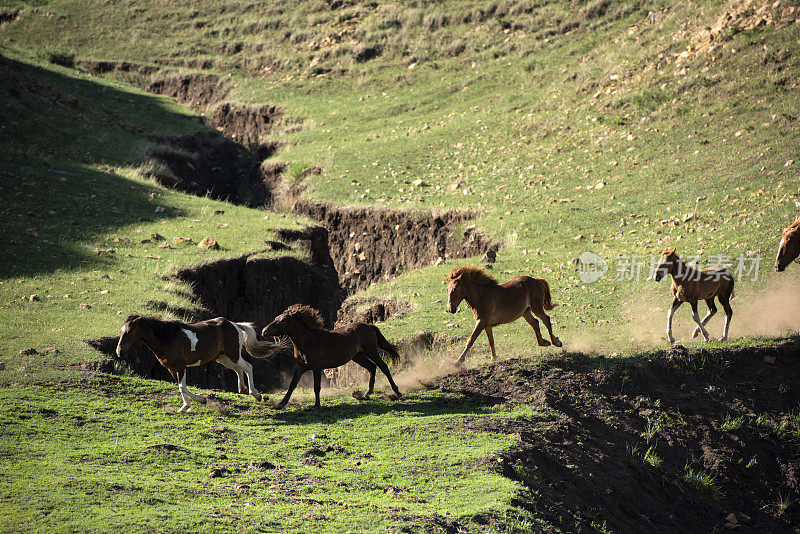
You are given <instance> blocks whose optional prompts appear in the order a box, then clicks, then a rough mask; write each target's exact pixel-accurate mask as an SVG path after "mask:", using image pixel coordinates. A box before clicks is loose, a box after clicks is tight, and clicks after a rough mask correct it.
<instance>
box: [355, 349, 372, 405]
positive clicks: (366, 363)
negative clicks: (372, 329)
mask: <svg viewBox="0 0 800 534" xmlns="http://www.w3.org/2000/svg"><path fill="white" fill-rule="evenodd" d="M353 363H357V364H358V365H360V366H361V367H363V368H364V369H366V370H367V371H368V372H369V389H368V390H367V394H366V395H364V397H362V398H364V399H368V398H369V396H370V395H372V392H373V390H374V389H375V370H376V369H377V366H376V365H375V364H374V363H372V361H370V360H369V358H367V357H365V356H364V355H363V354H362V353H359V354H358V355H357V356H356V357H355V358H353Z"/></svg>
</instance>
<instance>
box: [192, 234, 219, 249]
mask: <svg viewBox="0 0 800 534" xmlns="http://www.w3.org/2000/svg"><path fill="white" fill-rule="evenodd" d="M197 247H198V248H204V249H206V250H208V249H211V250H219V243H217V242H216V240H214V239H213V238H211V237H210V236H206V237H204V238H203V240H202V241H200V243H198V244H197Z"/></svg>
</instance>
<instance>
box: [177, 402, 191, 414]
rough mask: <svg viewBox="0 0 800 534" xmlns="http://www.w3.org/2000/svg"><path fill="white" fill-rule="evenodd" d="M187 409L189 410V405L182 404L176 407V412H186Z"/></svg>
mask: <svg viewBox="0 0 800 534" xmlns="http://www.w3.org/2000/svg"><path fill="white" fill-rule="evenodd" d="M187 411H189V405H188V404H184V405H183V406H181V407H180V408H178V413H186V412H187Z"/></svg>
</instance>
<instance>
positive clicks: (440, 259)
mask: <svg viewBox="0 0 800 534" xmlns="http://www.w3.org/2000/svg"><path fill="white" fill-rule="evenodd" d="M442 263H444V258H442V257H441V256H439V257H438V258H436V261H435V262H434V263H433V264H434V265H441V264H442Z"/></svg>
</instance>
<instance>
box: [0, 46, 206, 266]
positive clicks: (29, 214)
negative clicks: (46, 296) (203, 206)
mask: <svg viewBox="0 0 800 534" xmlns="http://www.w3.org/2000/svg"><path fill="white" fill-rule="evenodd" d="M0 100H2V101H3V102H4V105H3V106H2V107H0V125H2V127H0V197H2V198H3V200H4V202H3V205H2V212H0V213H2V217H3V220H4V222H3V225H2V226H0V246H2V248H3V249H4V251H5V252H4V254H3V259H2V260H0V278H8V277H16V276H34V275H36V274H39V273H45V272H50V271H53V270H55V269H70V268H75V267H79V266H86V265H87V264H88V265H89V266H90V267H94V266H97V268H100V267H103V266H106V265H107V264H110V263H111V262H110V261H109V260H108V259H104V258H103V253H102V252H100V253H99V254H98V253H95V252H94V251H93V247H90V246H81V245H80V244H81V243H87V244H88V243H91V241H92V239H93V238H94V236H96V235H99V234H104V233H108V232H111V231H113V230H114V229H115V228H121V227H124V226H127V225H130V224H136V223H139V222H142V221H148V220H153V221H156V220H160V219H165V218H170V217H173V216H174V215H175V207H174V206H169V205H164V204H163V202H162V201H161V200H160V199H159V200H158V201H156V202H154V201H152V200H151V199H150V193H151V192H154V191H158V190H159V189H158V188H156V187H155V186H154V187H153V188H150V187H148V186H141V185H140V184H138V183H136V182H133V181H131V180H128V179H126V178H124V177H121V176H118V175H116V174H115V173H114V172H115V168H117V167H128V168H130V167H137V166H140V165H143V164H145V163H147V162H148V157H147V155H146V154H145V150H144V148H145V146H146V145H147V144H148V143H151V141H150V140H149V137H150V136H151V135H179V134H186V133H191V132H196V131H199V130H202V131H208V130H209V129H208V128H206V127H204V126H202V125H201V124H199V123H198V121H197V120H196V119H195V118H193V117H191V116H188V115H183V114H181V113H178V112H175V111H173V110H170V109H168V108H167V106H166V105H165V101H164V99H163V98H159V97H155V96H149V95H143V94H137V93H133V92H127V91H124V90H121V89H117V88H115V87H113V86H111V85H106V84H102V83H96V82H93V81H90V80H87V79H83V78H77V77H75V78H73V77H71V76H68V75H65V74H62V73H60V72H57V71H56V70H48V69H45V68H41V67H37V66H34V65H30V64H25V63H21V62H18V61H14V60H11V59H7V58H4V57H3V56H0ZM158 205H160V206H163V207H164V208H165V209H164V211H163V212H161V213H156V212H155V208H156V206H158ZM109 246H113V243H112V244H109Z"/></svg>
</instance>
